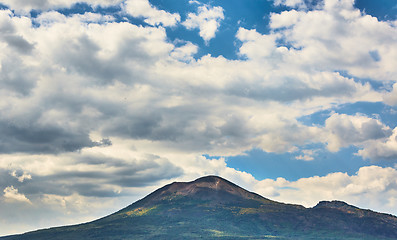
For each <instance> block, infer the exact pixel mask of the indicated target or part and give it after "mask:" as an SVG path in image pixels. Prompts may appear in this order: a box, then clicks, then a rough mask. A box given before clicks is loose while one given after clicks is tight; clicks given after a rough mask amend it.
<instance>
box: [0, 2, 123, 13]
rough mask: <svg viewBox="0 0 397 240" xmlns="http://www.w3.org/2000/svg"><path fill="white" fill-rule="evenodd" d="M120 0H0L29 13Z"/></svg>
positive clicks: (14, 8) (110, 3) (104, 3)
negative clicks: (79, 4)
mask: <svg viewBox="0 0 397 240" xmlns="http://www.w3.org/2000/svg"><path fill="white" fill-rule="evenodd" d="M121 2H122V0H83V1H81V0H33V1H32V0H2V1H1V3H2V4H4V5H6V6H8V7H9V8H10V9H13V10H16V11H17V12H19V13H25V14H27V13H29V12H30V11H31V10H49V9H58V8H69V7H71V6H73V5H74V4H76V3H87V4H89V5H92V6H94V7H95V6H104V7H107V6H114V5H117V4H120V3H121Z"/></svg>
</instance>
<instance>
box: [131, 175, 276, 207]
mask: <svg viewBox="0 0 397 240" xmlns="http://www.w3.org/2000/svg"><path fill="white" fill-rule="evenodd" d="M182 197H184V198H185V197H187V198H192V199H197V200H208V201H211V204H227V203H231V202H242V201H246V200H254V201H260V202H265V201H270V200H268V199H266V198H264V197H262V196H260V195H258V194H256V193H252V192H249V191H247V190H245V189H243V188H241V187H239V186H237V185H236V184H234V183H232V182H230V181H228V180H226V179H224V178H221V177H219V176H214V175H210V176H205V177H201V178H198V179H196V180H194V181H191V182H173V183H171V184H168V185H166V186H164V187H162V188H160V189H158V190H156V191H154V192H153V193H151V194H149V195H148V196H146V197H145V198H143V199H141V200H140V201H139V203H140V204H143V205H144V206H147V205H150V204H156V203H158V202H161V201H167V200H169V199H179V198H182Z"/></svg>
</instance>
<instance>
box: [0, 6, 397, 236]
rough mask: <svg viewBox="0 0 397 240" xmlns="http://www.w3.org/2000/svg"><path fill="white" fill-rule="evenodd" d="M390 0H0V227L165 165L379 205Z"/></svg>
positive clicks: (161, 179)
mask: <svg viewBox="0 0 397 240" xmlns="http://www.w3.org/2000/svg"><path fill="white" fill-rule="evenodd" d="M395 66H397V3H396V2H395V1H394V0H382V1H372V0H356V1H354V0H244V1H241V0H240V1H237V0H219V1H216V0H212V1H199V0H197V1H195V0H190V1H189V0H180V1H169V0H79V1H77V0H64V1H63V0H58V1H53V0H43V1H28V0H18V1H15V0H0V133H1V134H0V235H7V234H13V233H21V232H25V231H30V230H35V229H38V228H44V227H51V226H59V225H65V224H74V223H80V222H85V221H90V220H94V219H96V218H99V217H102V216H104V215H107V214H109V213H112V212H114V211H117V210H119V209H121V208H123V207H125V206H126V205H128V204H130V203H132V202H134V201H136V200H137V199H140V198H142V197H144V196H145V195H146V194H148V193H150V192H151V191H153V190H155V189H157V188H159V187H161V186H163V185H165V184H168V183H169V182H173V181H191V180H194V179H195V178H198V177H201V176H204V175H219V176H222V177H224V178H226V179H229V180H231V181H233V182H236V183H237V184H238V185H240V186H242V187H245V188H247V189H248V190H250V191H254V192H257V193H259V194H261V195H263V196H264V197H267V198H270V199H273V200H277V201H282V202H288V203H296V204H302V205H304V206H306V207H311V206H314V205H315V204H316V203H317V202H318V201H321V200H342V201H346V202H348V203H350V204H354V205H357V206H359V207H362V208H370V209H373V210H376V211H381V212H387V213H391V214H394V215H396V214H397V212H396V209H397V191H396V190H397V181H396V179H397V121H396V120H397V69H396V67H395Z"/></svg>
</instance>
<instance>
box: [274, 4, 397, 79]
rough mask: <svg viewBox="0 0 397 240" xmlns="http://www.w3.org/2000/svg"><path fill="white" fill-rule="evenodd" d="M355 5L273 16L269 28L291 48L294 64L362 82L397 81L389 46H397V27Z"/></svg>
mask: <svg viewBox="0 0 397 240" xmlns="http://www.w3.org/2000/svg"><path fill="white" fill-rule="evenodd" d="M353 3H354V1H350V0H346V1H339V0H325V1H324V4H323V5H322V6H321V7H320V8H316V9H314V10H311V11H307V12H306V11H299V12H297V11H296V10H290V11H285V12H282V13H280V14H272V15H271V23H270V26H271V27H272V28H273V29H274V30H276V31H277V32H278V33H279V34H282V35H283V39H285V40H286V41H287V42H288V43H289V44H291V46H292V48H291V49H290V52H291V53H293V55H291V57H292V58H291V60H293V61H294V63H295V64H299V63H298V62H299V61H301V64H302V65H305V67H307V68H317V69H324V68H327V69H335V70H339V71H340V70H345V71H347V72H349V73H350V74H352V75H354V76H357V77H362V78H372V79H376V80H386V79H395V78H396V72H395V70H394V69H393V67H392V65H395V64H396V62H395V61H396V60H395V59H396V58H395V56H396V50H395V49H394V47H392V49H390V46H395V44H394V43H395V42H396V36H397V34H396V31H397V29H396V27H395V26H394V25H392V24H391V23H389V22H382V21H379V20H378V19H376V18H375V17H372V16H370V15H365V14H363V13H361V12H360V11H359V10H358V9H355V8H354V6H353ZM342 56H343V57H342ZM374 56H375V57H374Z"/></svg>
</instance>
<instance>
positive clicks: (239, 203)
mask: <svg viewBox="0 0 397 240" xmlns="http://www.w3.org/2000/svg"><path fill="white" fill-rule="evenodd" d="M0 239H9V240H14V239H15V240H16V239H18V240H25V239H26V240H27V239H29V240H35V239H53V240H57V239H62V240H66V239H95V240H99V239H103V240H105V239H106V240H108V239H109V240H110V239H397V218H396V217H394V216H392V215H388V214H381V213H376V212H372V211H370V210H362V209H359V208H356V207H354V206H351V205H348V204H346V203H344V202H338V201H333V202H320V203H319V204H318V205H317V206H315V207H314V208H305V207H303V206H300V205H292V204H284V203H279V202H275V201H271V200H269V199H266V198H264V197H262V196H260V195H258V194H255V193H252V192H248V191H246V190H244V189H243V188H240V187H239V186H237V185H235V184H233V183H231V182H229V181H227V180H225V179H223V178H220V177H216V176H208V177H203V178H199V179H197V180H195V181H193V182H188V183H185V182H175V183H172V184H169V185H166V186H164V187H162V188H160V189H158V190H156V191H155V192H153V193H151V194H149V195H148V196H146V197H145V198H143V199H141V200H139V201H137V202H135V203H133V204H131V205H130V206H128V207H126V208H124V209H122V210H120V211H118V212H116V213H114V214H112V215H109V216H107V217H104V218H102V219H99V220H96V221H93V222H90V223H86V224H80V225H75V226H68V227H60V228H52V229H45V230H39V231H36V232H30V233H26V234H23V235H18V236H10V237H5V238H0Z"/></svg>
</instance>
